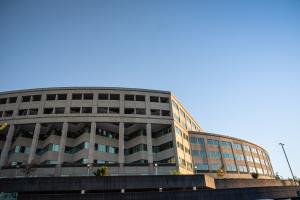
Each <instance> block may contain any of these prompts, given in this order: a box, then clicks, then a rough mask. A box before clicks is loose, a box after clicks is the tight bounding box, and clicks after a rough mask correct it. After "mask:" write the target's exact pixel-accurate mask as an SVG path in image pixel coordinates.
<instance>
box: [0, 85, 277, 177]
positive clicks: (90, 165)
mask: <svg viewBox="0 0 300 200" xmlns="http://www.w3.org/2000/svg"><path fill="white" fill-rule="evenodd" d="M0 123H2V124H3V123H7V124H8V126H7V127H5V128H3V130H2V131H1V132H0V151H1V158H0V168H1V172H0V173H1V176H2V177H14V176H22V175H23V174H22V173H23V172H24V169H23V168H24V166H25V165H27V166H32V168H34V171H33V174H34V175H35V176H72V175H89V174H90V173H91V172H92V171H94V170H95V169H96V168H97V167H99V166H101V165H103V164H106V165H108V166H109V171H110V175H134V174H141V175H148V174H155V173H158V174H169V173H170V170H179V171H180V172H181V173H182V174H193V173H195V166H197V165H199V164H201V162H198V161H199V160H198V158H196V157H193V152H192V150H196V149H197V148H198V149H199V148H201V147H199V145H198V146H197V144H193V143H191V140H190V139H191V136H195V135H196V136H195V137H198V136H200V135H201V134H200V133H203V132H204V130H203V129H202V128H201V127H200V125H199V124H198V123H197V122H196V121H195V120H194V119H193V117H192V116H191V115H190V114H189V113H188V112H187V111H186V109H184V107H183V106H182V105H181V104H180V102H179V101H178V100H177V99H176V97H175V96H174V95H173V94H172V93H171V92H168V91H157V90H145V89H129V88H99V87H87V88H86V87H84V88H83V87H71V88H42V89H29V90H19V91H9V92H1V93H0ZM207 137H210V136H207ZM259 150H260V151H262V152H263V153H264V155H267V152H266V151H265V150H263V149H262V148H259ZM259 158H263V157H259ZM266 158H268V156H267V157H266ZM265 160H266V159H264V162H265ZM267 161H268V166H270V167H269V168H266V170H267V173H264V168H263V167H260V168H261V169H262V170H263V171H262V172H263V173H262V174H264V175H268V176H272V174H273V172H272V173H269V171H270V169H271V164H270V160H267ZM195 163H196V164H195ZM203 164H204V163H203ZM223 164H225V163H223ZM262 165H263V164H262ZM249 166H252V165H250V164H249ZM254 167H256V165H254ZM200 169H202V168H201V166H200V165H199V168H198V167H197V172H200V171H201V170H200ZM247 169H248V173H250V171H249V168H247ZM251 169H252V168H251ZM198 170H200V171H198ZM256 170H257V168H256ZM202 171H203V170H202ZM202 171H201V172H202ZM271 171H272V170H271ZM203 172H206V171H205V170H204V171H203ZM207 172H210V168H209V170H208V171H207ZM236 172H237V173H236V174H240V173H239V172H238V170H237V171H236ZM259 172H260V171H259Z"/></svg>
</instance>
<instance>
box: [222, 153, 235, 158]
mask: <svg viewBox="0 0 300 200" xmlns="http://www.w3.org/2000/svg"><path fill="white" fill-rule="evenodd" d="M223 157H224V158H228V159H233V154H232V153H223Z"/></svg>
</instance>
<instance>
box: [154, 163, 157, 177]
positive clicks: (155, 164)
mask: <svg viewBox="0 0 300 200" xmlns="http://www.w3.org/2000/svg"><path fill="white" fill-rule="evenodd" d="M154 167H155V175H156V176H157V163H154Z"/></svg>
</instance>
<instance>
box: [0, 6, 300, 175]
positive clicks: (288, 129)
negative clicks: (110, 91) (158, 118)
mask: <svg viewBox="0 0 300 200" xmlns="http://www.w3.org/2000/svg"><path fill="white" fill-rule="evenodd" d="M0 70H1V78H0V91H6V90H14V89H23V88H36V87H52V86H121V87H138V88H150V89H161V90H170V91H172V92H174V94H175V95H176V96H177V97H178V98H179V99H180V100H181V102H182V103H183V105H185V106H186V107H187V109H188V110H189V111H190V113H191V114H192V115H193V116H195V118H196V119H197V120H198V122H199V123H200V124H201V126H202V127H203V128H204V129H205V130H206V131H208V132H216V133H222V134H227V135H231V136H234V137H239V138H243V139H246V140H249V141H253V142H254V143H257V144H259V145H261V146H263V147H265V148H266V149H267V150H268V151H269V152H270V156H271V159H272V161H273V165H274V170H275V171H278V172H279V174H280V175H282V176H285V177H287V176H290V173H289V171H288V166H287V164H286V161H285V158H284V156H283V153H282V150H281V149H280V146H279V145H278V142H283V143H285V144H286V151H287V153H288V156H289V158H290V161H291V165H292V167H293V169H294V172H295V174H296V175H297V176H300V159H299V154H298V151H299V141H300V1H298V0H280V1H279V0H256V1H255V0H249V1H223V0H220V1H214V0H209V1H198V0H197V1H189V0H188V1H183V0H182V1H175V0H162V1H161V0H159V1H158V0H151V1H146V0H136V1H133V0H132V1H131V0H119V1H114V0H107V1H101V0H87V1H82V0H63V1H59V0H51V1H50V0H49V1H46V0H44V1H40V0H36V1H31V0H29V1H22V0H19V1H16V0H0ZM290 177H291V176H290Z"/></svg>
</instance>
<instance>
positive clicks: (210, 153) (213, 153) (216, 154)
mask: <svg viewBox="0 0 300 200" xmlns="http://www.w3.org/2000/svg"><path fill="white" fill-rule="evenodd" d="M207 157H209V158H214V159H220V158H221V154H220V152H217V151H208V152H207Z"/></svg>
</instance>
